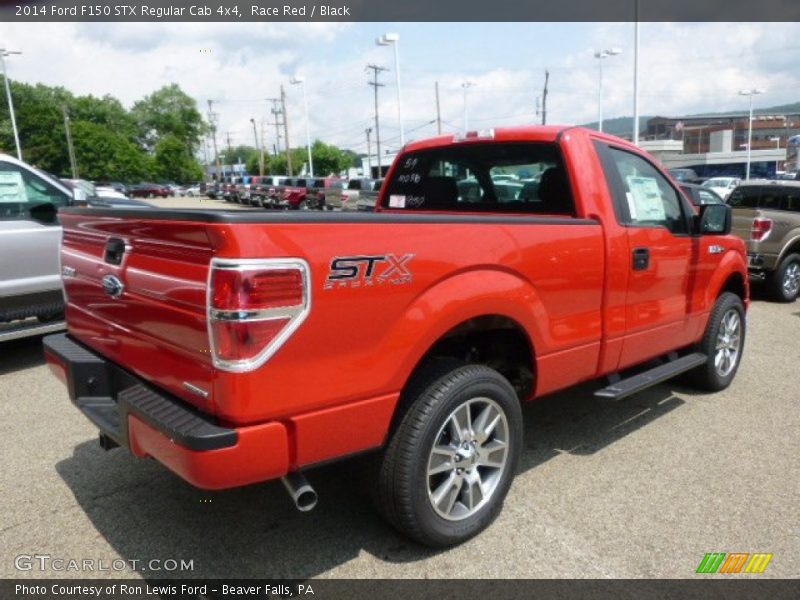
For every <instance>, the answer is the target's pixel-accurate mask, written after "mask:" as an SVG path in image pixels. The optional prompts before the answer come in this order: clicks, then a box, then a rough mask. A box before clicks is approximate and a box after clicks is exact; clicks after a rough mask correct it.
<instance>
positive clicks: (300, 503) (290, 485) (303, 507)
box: [281, 471, 318, 512]
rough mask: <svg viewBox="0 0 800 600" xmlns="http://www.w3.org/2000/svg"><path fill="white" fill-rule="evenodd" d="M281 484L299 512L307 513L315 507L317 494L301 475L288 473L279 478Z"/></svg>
mask: <svg viewBox="0 0 800 600" xmlns="http://www.w3.org/2000/svg"><path fill="white" fill-rule="evenodd" d="M281 482H282V483H283V486H284V487H285V488H286V491H287V492H289V497H290V498H291V499H292V502H294V505H295V508H297V510H299V511H300V512H308V511H310V510H312V509H313V508H314V507H315V506H316V505H317V499H318V498H317V492H316V491H315V490H314V488H313V487H311V484H310V483H308V480H307V479H306V478H305V476H304V475H303V474H302V473H299V472H296V471H295V472H292V473H288V474H287V475H285V476H284V477H281Z"/></svg>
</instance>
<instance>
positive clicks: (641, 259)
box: [633, 248, 650, 271]
mask: <svg viewBox="0 0 800 600" xmlns="http://www.w3.org/2000/svg"><path fill="white" fill-rule="evenodd" d="M649 266H650V249H649V248H634V249H633V270H634V271H646V270H647V267H649Z"/></svg>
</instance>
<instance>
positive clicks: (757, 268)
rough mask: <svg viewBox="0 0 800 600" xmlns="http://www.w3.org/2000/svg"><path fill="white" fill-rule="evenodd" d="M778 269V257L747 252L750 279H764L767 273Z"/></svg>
mask: <svg viewBox="0 0 800 600" xmlns="http://www.w3.org/2000/svg"><path fill="white" fill-rule="evenodd" d="M777 267H778V255H776V254H763V253H758V252H748V254H747V268H748V271H749V272H750V277H751V278H752V279H764V277H765V276H766V274H767V273H768V272H769V271H774V270H775V269H776V268H777Z"/></svg>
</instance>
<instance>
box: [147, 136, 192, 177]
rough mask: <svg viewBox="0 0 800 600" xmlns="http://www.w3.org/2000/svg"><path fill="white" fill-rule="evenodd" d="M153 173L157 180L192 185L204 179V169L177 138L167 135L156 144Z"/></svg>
mask: <svg viewBox="0 0 800 600" xmlns="http://www.w3.org/2000/svg"><path fill="white" fill-rule="evenodd" d="M153 160H154V163H155V164H154V167H153V172H154V175H155V176H156V178H157V179H161V180H165V181H175V182H177V183H191V182H194V181H200V180H201V179H202V178H203V167H202V166H201V165H200V163H199V162H198V160H197V158H195V156H194V154H193V153H192V152H191V151H190V149H189V148H188V147H187V145H186V143H185V142H184V141H183V140H181V139H179V138H178V137H177V136H175V135H172V134H167V135H165V136H163V137H161V139H160V140H159V141H158V143H156V147H155V152H154V156H153Z"/></svg>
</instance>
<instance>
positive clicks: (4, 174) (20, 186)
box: [0, 171, 28, 204]
mask: <svg viewBox="0 0 800 600" xmlns="http://www.w3.org/2000/svg"><path fill="white" fill-rule="evenodd" d="M18 202H22V203H27V202H28V195H27V194H26V193H25V184H24V183H23V182H22V173H20V172H18V171H0V204H11V203H18Z"/></svg>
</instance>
